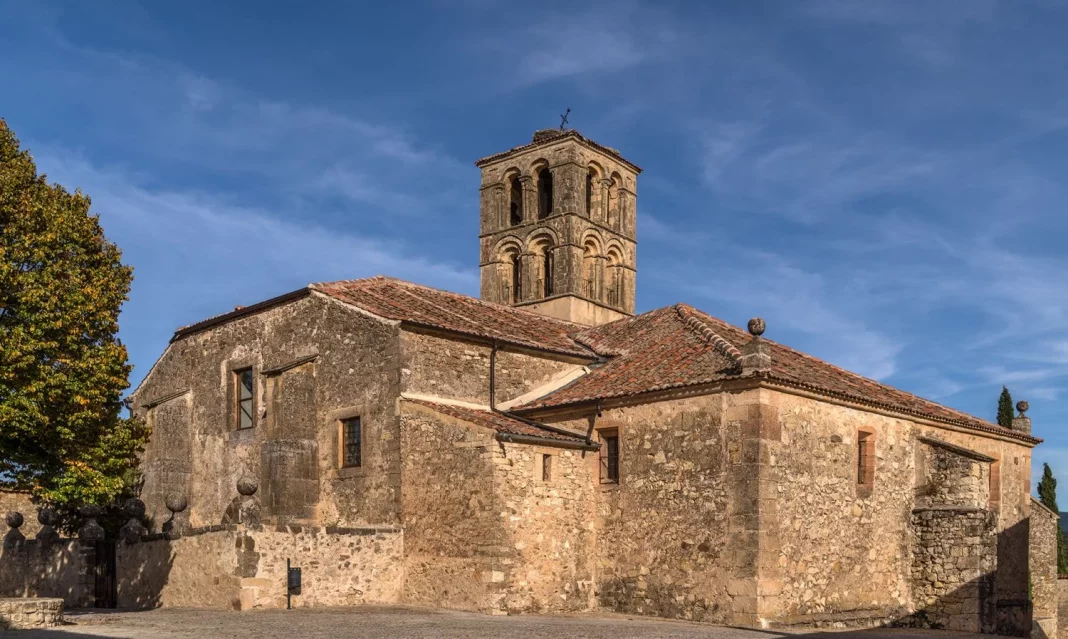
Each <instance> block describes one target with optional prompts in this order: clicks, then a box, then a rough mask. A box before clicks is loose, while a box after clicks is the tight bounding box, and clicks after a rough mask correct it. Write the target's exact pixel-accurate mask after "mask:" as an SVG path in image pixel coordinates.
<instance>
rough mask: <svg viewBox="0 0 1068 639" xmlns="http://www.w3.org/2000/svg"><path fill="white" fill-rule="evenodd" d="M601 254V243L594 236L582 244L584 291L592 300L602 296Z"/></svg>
mask: <svg viewBox="0 0 1068 639" xmlns="http://www.w3.org/2000/svg"><path fill="white" fill-rule="evenodd" d="M600 255H601V250H600V243H599V242H598V241H597V239H596V238H595V237H593V236H591V237H587V238H586V241H585V242H583V245H582V292H583V294H584V295H585V296H586V297H587V298H589V299H591V300H596V299H600V296H601V286H600V284H599V282H600V270H601V269H600V268H599V267H598V262H599V261H600V259H601V257H600Z"/></svg>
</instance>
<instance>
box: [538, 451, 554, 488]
mask: <svg viewBox="0 0 1068 639" xmlns="http://www.w3.org/2000/svg"><path fill="white" fill-rule="evenodd" d="M541 480H542V481H543V482H544V483H546V484H547V483H549V482H551V481H552V480H553V456H552V455H550V454H548V453H543V454H542V456H541Z"/></svg>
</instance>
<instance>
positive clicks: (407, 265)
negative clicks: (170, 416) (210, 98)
mask: <svg viewBox="0 0 1068 639" xmlns="http://www.w3.org/2000/svg"><path fill="white" fill-rule="evenodd" d="M34 152H35V159H36V161H37V163H38V165H39V168H40V169H41V170H43V171H47V172H48V175H49V178H50V179H51V180H54V181H58V182H60V183H62V184H66V185H69V186H71V187H73V186H78V187H80V188H82V189H83V190H84V191H85V192H87V193H90V194H91V195H92V198H93V210H94V211H95V212H96V213H98V214H99V215H100V216H101V223H102V224H103V226H104V229H105V231H106V233H107V234H108V237H109V238H110V239H111V240H112V241H115V242H116V243H118V244H119V246H120V247H122V248H123V251H124V260H125V261H127V262H128V263H132V264H133V265H134V266H135V271H134V276H135V279H134V285H133V289H132V292H131V296H130V301H129V302H128V303H127V304H126V306H125V307H124V310H123V323H122V325H123V327H124V330H123V333H122V336H123V338H124V340H125V341H126V342H127V343H128V345H129V347H130V351H131V358H132V360H133V361H134V362H135V363H136V364H137V370H136V371H135V374H134V377H135V378H137V377H138V376H139V375H141V374H144V372H145V371H146V370H147V366H148V365H149V364H151V362H152V361H153V359H154V358H155V356H156V355H158V353H160V352H162V348H163V346H164V345H165V344H166V341H167V338H168V337H169V335H170V333H171V331H173V330H174V329H175V328H177V326H178V325H181V324H188V323H192V322H194V321H197V320H199V319H203V318H204V317H209V316H212V315H215V314H218V313H220V312H224V311H226V310H229V309H230V308H232V307H233V306H234V305H237V304H249V303H253V302H256V301H259V300H261V299H266V298H268V297H271V296H273V295H276V294H279V293H282V292H285V291H288V290H292V289H295V288H299V287H300V286H303V285H305V284H307V283H309V282H312V281H323V280H331V279H348V278H354V277H366V276H370V275H375V274H389V275H393V276H396V277H402V278H407V279H412V280H416V281H419V282H424V283H427V284H431V285H435V286H439V287H442V288H446V289H451V290H458V291H464V292H468V293H474V292H476V291H477V287H478V284H477V283H478V273H477V270H476V269H475V268H474V267H472V266H470V265H466V264H465V265H458V264H453V263H451V262H448V261H438V260H433V259H430V258H428V257H426V256H425V254H424V252H423V251H421V250H420V249H418V248H416V247H413V246H411V245H410V244H408V243H407V242H405V241H403V240H398V239H390V238H384V237H380V236H374V235H368V234H358V233H353V232H339V231H337V230H335V229H327V228H323V227H320V226H316V225H315V224H314V223H309V222H308V221H307V220H308V218H309V216H308V215H307V211H303V210H300V209H299V208H298V209H293V210H287V211H283V212H281V213H282V215H279V214H278V213H279V212H277V211H276V212H272V213H271V214H267V213H266V212H264V211H262V210H259V209H256V208H253V207H246V206H242V205H239V204H235V203H234V202H232V201H230V200H229V199H227V198H220V197H218V196H217V195H213V194H211V193H203V192H193V191H185V192H183V191H174V190H170V189H166V188H163V189H157V188H150V187H146V186H144V185H142V184H140V183H139V181H138V179H137V177H136V176H132V175H129V174H127V173H125V172H124V171H122V170H118V169H111V168H99V167H96V166H94V165H92V164H90V163H89V162H87V161H86V160H84V159H83V158H81V157H79V155H78V153H77V152H74V151H71V150H70V149H62V148H41V147H38V148H36V149H34ZM125 327H133V328H136V330H135V331H133V332H128V331H127V330H125Z"/></svg>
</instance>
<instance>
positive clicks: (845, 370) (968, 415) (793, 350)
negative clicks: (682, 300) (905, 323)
mask: <svg viewBox="0 0 1068 639" xmlns="http://www.w3.org/2000/svg"><path fill="white" fill-rule="evenodd" d="M681 306H689V305H688V304H681ZM689 308H690V310H692V311H694V312H695V313H698V314H700V315H704V316H705V317H708V318H709V319H712V320H714V321H716V322H719V323H721V324H724V325H726V326H728V327H730V328H733V329H735V330H737V331H739V332H741V330H742V329H741V328H739V327H737V326H734V325H733V324H730V323H729V322H727V321H725V320H722V319H719V318H718V317H715V316H712V315H709V314H708V313H706V312H704V311H702V310H701V309H698V308H693V307H689ZM760 339H762V340H764V341H765V342H769V343H771V344H773V345H774V346H777V347H779V348H783V349H786V350H788V351H790V352H791V353H793V354H795V355H798V356H800V357H803V358H805V359H807V360H809V361H812V362H816V363H818V364H820V365H822V366H829V367H831V368H833V369H835V370H837V371H840V372H842V373H845V374H847V375H851V376H853V377H856V378H858V379H862V380H864V381H867V382H871V383H873V384H878V385H879V386H882V387H884V388H889V389H890V390H893V391H895V392H898V393H901V394H902V395H908V396H909V397H912V398H914V399H917V400H919V401H921V402H924V403H927V404H934V405H935V406H940V407H942V408H944V409H946V410H947V411H950V412H953V413H956V414H957V415H960V416H961V417H965V418H968V419H974V420H977V421H980V422H985V423H987V424H990V425H991V426H995V427H998V428H1002V429H1004V430H1011V429H1007V428H1005V427H1004V426H1001V425H999V424H995V423H994V422H992V421H990V420H987V419H983V418H982V417H979V416H978V415H972V414H971V413H966V412H964V411H962V410H959V409H957V408H953V407H952V406H946V405H945V404H943V403H941V402H936V401H935V400H933V399H927V398H926V397H921V396H919V395H917V394H916V393H913V392H910V391H907V390H904V389H902V388H898V387H897V386H891V385H890V384H886V383H884V382H880V381H879V380H877V379H872V378H870V377H866V376H864V375H861V374H860V373H857V372H855V371H851V370H849V369H848V368H842V367H841V366H838V365H837V364H834V363H832V362H829V361H827V360H825V359H821V358H819V357H816V356H815V355H810V354H809V353H806V352H804V351H799V350H797V349H796V348H793V347H790V346H787V345H786V344H782V343H780V342H776V341H775V340H772V339H768V338H767V337H761V338H760Z"/></svg>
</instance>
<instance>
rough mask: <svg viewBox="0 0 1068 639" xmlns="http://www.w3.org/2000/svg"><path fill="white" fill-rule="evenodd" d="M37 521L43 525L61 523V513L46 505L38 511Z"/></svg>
mask: <svg viewBox="0 0 1068 639" xmlns="http://www.w3.org/2000/svg"><path fill="white" fill-rule="evenodd" d="M37 522H38V523H39V524H41V525H42V526H55V525H56V524H58V523H59V515H57V514H56V511H55V510H54V509H52V508H49V507H47V506H46V507H44V508H42V509H40V510H38V511H37Z"/></svg>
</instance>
